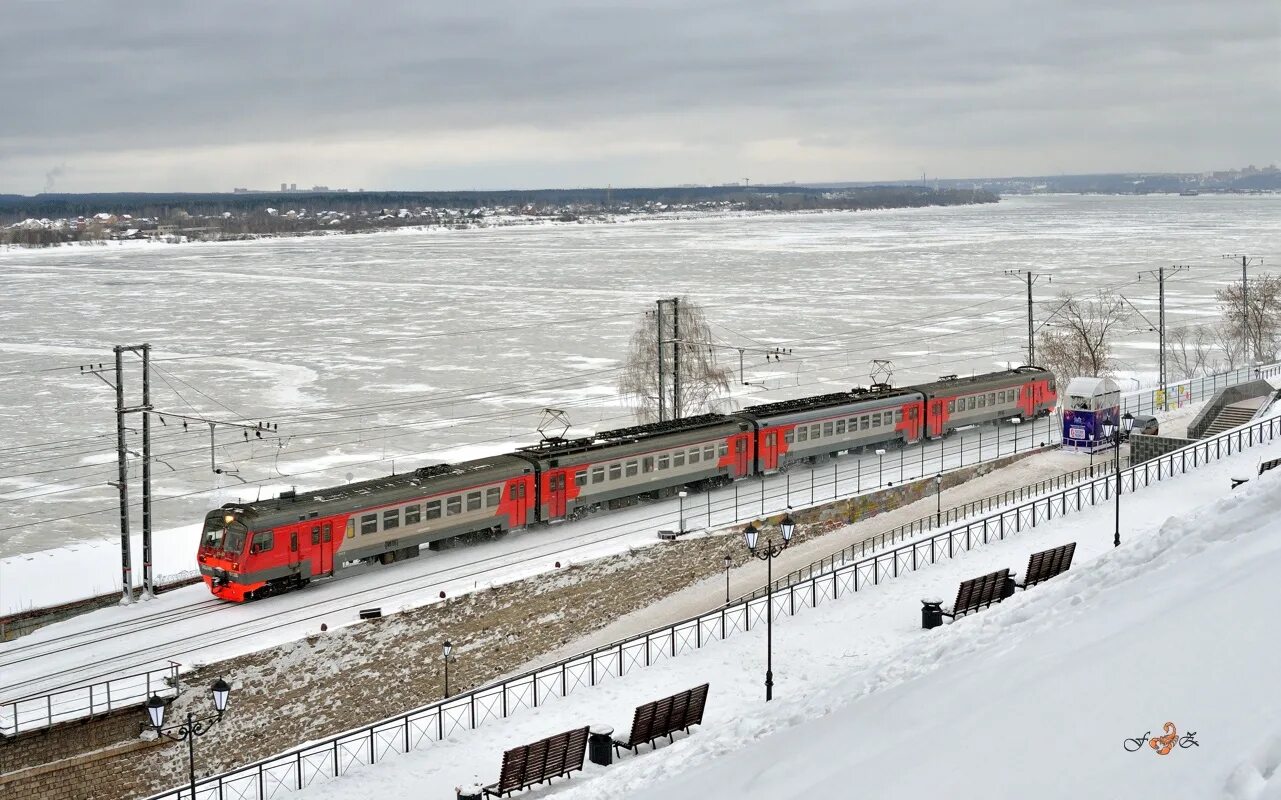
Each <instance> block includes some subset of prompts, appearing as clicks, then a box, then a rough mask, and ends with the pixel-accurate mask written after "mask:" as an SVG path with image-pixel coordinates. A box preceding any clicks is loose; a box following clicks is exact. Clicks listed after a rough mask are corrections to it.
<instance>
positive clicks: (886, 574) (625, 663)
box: [148, 417, 1281, 800]
mask: <svg viewBox="0 0 1281 800" xmlns="http://www.w3.org/2000/svg"><path fill="white" fill-rule="evenodd" d="M1279 431H1281V418H1275V417H1274V418H1271V419H1266V420H1260V421H1258V422H1253V423H1248V424H1247V425H1244V426H1241V427H1240V428H1237V429H1235V430H1232V431H1227V432H1225V433H1222V434H1220V435H1218V436H1216V437H1214V438H1213V439H1208V440H1203V441H1199V442H1194V443H1192V444H1190V445H1188V446H1187V447H1184V448H1182V449H1180V450H1175V451H1172V452H1170V453H1166V454H1165V455H1163V456H1160V457H1158V458H1155V459H1152V460H1150V461H1145V462H1143V463H1141V464H1137V465H1133V466H1130V467H1126V468H1125V469H1123V470H1122V472H1121V478H1122V481H1121V483H1122V485H1121V491H1122V492H1123V493H1124V492H1125V491H1127V490H1126V488H1125V481H1126V480H1127V479H1128V481H1129V489H1128V491H1129V492H1134V491H1136V490H1137V489H1138V488H1140V486H1148V485H1150V484H1151V483H1153V482H1159V481H1161V480H1164V479H1166V478H1171V477H1174V476H1176V475H1181V474H1184V473H1185V472H1187V471H1188V470H1189V469H1196V468H1198V467H1200V466H1202V465H1204V464H1208V463H1211V462H1212V461H1217V460H1218V459H1220V458H1224V457H1226V456H1229V455H1231V454H1232V453H1233V452H1234V449H1233V445H1234V443H1235V451H1236V452H1239V451H1241V450H1243V449H1245V448H1246V447H1253V446H1255V445H1256V444H1263V443H1264V442H1269V441H1272V440H1273V439H1275V438H1276V436H1277V434H1278V432H1279ZM1114 483H1115V480H1113V476H1112V475H1107V476H1102V477H1099V478H1094V479H1091V480H1089V481H1086V482H1084V483H1080V484H1078V485H1076V486H1072V487H1068V488H1065V489H1061V490H1060V491H1058V492H1055V493H1053V494H1049V495H1046V496H1043V497H1038V498H1035V499H1032V500H1030V501H1028V502H1025V503H1023V504H1021V505H1018V506H1014V507H1012V508H1007V509H1003V510H1001V511H999V512H998V513H996V514H992V515H989V516H986V517H982V518H980V519H976V520H973V521H972V522H969V523H968V524H966V525H964V526H962V527H958V528H953V529H951V530H947V531H942V532H940V533H936V534H934V535H933V536H930V537H927V538H924V539H917V540H915V541H912V542H907V543H904V544H902V545H900V546H898V547H895V548H893V549H890V550H886V551H884V552H881V553H877V554H874V555H872V556H870V557H869V558H864V559H860V560H858V561H854V562H851V563H849V564H845V565H842V566H840V567H838V568H836V569H834V570H832V571H830V572H827V573H824V574H818V575H814V576H812V577H810V578H808V579H807V580H804V581H801V582H800V583H796V584H793V585H791V586H789V587H787V589H786V590H785V591H779V592H773V593H771V594H770V595H768V596H766V597H757V598H753V599H745V600H741V601H738V602H735V603H730V604H727V605H725V606H723V607H721V608H719V609H716V610H714V611H710V612H708V613H705V614H701V615H699V616H697V617H692V618H689V619H685V620H682V621H680V622H676V623H673V624H671V625H666V626H663V627H660V628H655V629H654V630H651V631H648V632H646V633H643V634H640V635H638V636H634V637H630V638H628V639H624V640H620V641H617V642H614V643H611V644H608V645H605V646H603V647H599V648H596V649H594V650H590V651H588V652H586V653H582V654H579V655H576V656H572V657H570V658H567V659H564V660H561V661H557V662H555V663H552V664H548V665H545V666H542V667H538V668H536V669H533V670H530V671H528V672H525V673H522V674H520V675H517V676H515V677H511V678H507V679H505V680H502V681H498V682H495V683H492V684H488V685H486V686H482V687H480V688H477V689H474V690H471V691H468V692H463V693H461V694H458V695H455V696H453V697H451V698H449V699H447V700H443V701H440V702H437V703H432V704H430V705H426V706H423V707H420V708H417V709H414V710H412V711H409V712H407V713H404V714H401V715H399V716H396V717H391V718H389V719H385V720H382V721H380V722H376V723H373V724H371V725H365V726H362V727H359V728H355V729H352V730H349V731H346V732H344V733H341V734H338V735H337V736H332V737H329V738H328V739H324V740H322V741H318V742H313V743H310V744H307V745H303V746H301V747H297V748H295V749H292V750H289V751H286V752H284V753H281V754H279V755H275V756H271V757H269V758H266V759H263V760H261V761H256V762H254V763H252V764H248V765H246V766H243V767H238V768H236V769H233V770H230V771H227V772H224V773H222V774H220V775H214V776H211V777H208V778H204V779H202V780H200V781H198V782H197V787H196V794H195V797H194V798H193V797H192V795H191V794H190V793H189V791H188V789H187V788H186V787H183V788H180V789H172V790H169V791H167V792H161V793H159V794H155V795H152V796H151V797H150V798H148V800H274V798H277V797H282V796H284V795H287V794H290V793H292V792H295V791H300V790H302V789H305V788H307V787H308V786H312V785H315V784H318V783H322V782H325V781H328V780H330V779H332V778H336V777H338V776H341V775H344V774H346V773H347V772H348V771H350V770H352V769H354V768H358V767H361V766H365V765H370V764H374V763H377V762H379V761H381V760H384V759H386V758H388V757H390V756H393V755H396V754H402V753H406V752H408V751H410V750H414V749H417V748H419V747H422V746H424V745H427V744H430V743H431V742H436V741H440V740H442V739H444V738H446V737H448V736H450V735H451V734H452V733H454V732H455V731H458V730H469V729H474V728H477V727H479V726H481V725H484V724H486V723H487V722H490V721H493V720H499V719H504V718H506V717H508V716H511V715H512V714H515V713H517V712H519V711H521V710H525V709H535V708H537V707H538V706H539V705H540V704H546V703H547V702H548V701H549V700H551V699H552V698H556V697H563V696H565V695H567V694H569V693H570V692H572V691H574V690H575V689H577V688H580V687H583V686H595V685H596V684H598V683H599V682H601V681H602V680H609V679H615V678H619V677H622V676H624V675H627V674H629V672H633V671H635V670H638V669H642V668H644V667H648V666H650V665H652V664H655V663H658V662H660V661H665V660H667V659H669V658H675V657H677V656H679V655H681V654H683V653H688V652H692V651H694V650H697V649H700V648H702V646H703V644H704V642H712V641H717V640H722V639H725V638H728V637H729V636H732V635H734V634H735V633H740V632H747V631H750V630H753V629H754V628H755V627H757V626H759V625H761V624H764V622H765V614H766V613H769V614H771V615H773V617H774V618H775V619H778V618H780V617H783V616H791V615H795V614H796V613H797V612H798V611H800V610H802V609H804V608H809V607H814V606H816V605H818V604H819V603H821V602H822V601H823V600H825V599H832V600H834V599H837V598H839V597H841V596H843V595H846V594H850V593H853V592H858V591H860V590H863V589H866V588H868V587H870V586H876V585H879V584H880V583H882V582H884V581H887V580H892V579H894V578H896V577H898V576H899V575H901V574H906V573H908V572H913V571H916V570H918V569H922V568H924V567H926V566H929V565H931V564H934V563H937V562H938V561H940V560H941V559H943V558H954V557H956V555H957V553H965V552H968V551H969V550H972V549H975V548H977V547H980V546H982V545H985V544H987V543H989V542H991V541H993V540H997V541H999V540H1003V539H1005V538H1007V537H1010V536H1017V535H1019V534H1021V533H1024V532H1026V531H1029V530H1032V529H1034V528H1035V527H1037V526H1038V525H1041V524H1044V523H1047V522H1050V521H1051V520H1054V519H1057V518H1058V517H1061V516H1065V515H1067V514H1070V513H1072V512H1073V511H1079V510H1081V509H1083V508H1087V507H1089V506H1091V505H1094V504H1098V503H1106V502H1108V501H1109V500H1110V499H1111V497H1112V492H1113V488H1112V487H1113V484H1114Z"/></svg>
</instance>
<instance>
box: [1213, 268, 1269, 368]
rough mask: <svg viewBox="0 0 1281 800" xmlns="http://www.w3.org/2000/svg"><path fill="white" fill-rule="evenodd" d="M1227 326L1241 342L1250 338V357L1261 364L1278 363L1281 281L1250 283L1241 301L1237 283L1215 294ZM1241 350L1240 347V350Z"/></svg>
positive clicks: (1266, 280)
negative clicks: (1244, 336)
mask: <svg viewBox="0 0 1281 800" xmlns="http://www.w3.org/2000/svg"><path fill="white" fill-rule="evenodd" d="M1214 294H1215V297H1217V298H1218V300H1219V310H1220V311H1222V312H1223V321H1224V324H1225V326H1226V330H1225V331H1224V333H1225V334H1226V333H1231V332H1235V334H1234V335H1235V336H1236V337H1237V339H1238V340H1240V339H1241V338H1242V335H1243V334H1244V335H1246V336H1247V337H1248V339H1247V340H1248V341H1249V343H1250V351H1249V352H1250V355H1251V356H1252V357H1253V358H1254V359H1255V360H1256V361H1261V362H1267V361H1273V360H1275V359H1276V355H1277V350H1278V349H1281V277H1279V276H1276V275H1262V276H1260V277H1258V278H1254V279H1253V280H1251V281H1250V283H1249V286H1248V287H1247V290H1246V293H1245V295H1246V296H1245V302H1244V303H1242V299H1241V283H1240V282H1239V281H1234V282H1232V283H1229V284H1228V285H1227V286H1224V287H1223V288H1222V289H1219V290H1218V291H1217V292H1215V293H1214ZM1239 349H1240V347H1239V346H1238V350H1239Z"/></svg>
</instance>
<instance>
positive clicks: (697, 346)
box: [618, 297, 730, 424]
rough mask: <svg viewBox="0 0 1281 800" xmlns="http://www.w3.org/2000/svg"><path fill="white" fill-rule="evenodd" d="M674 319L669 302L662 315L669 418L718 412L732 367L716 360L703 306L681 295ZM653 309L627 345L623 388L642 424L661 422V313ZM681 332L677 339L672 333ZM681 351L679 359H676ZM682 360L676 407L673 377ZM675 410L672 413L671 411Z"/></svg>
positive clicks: (667, 412)
mask: <svg viewBox="0 0 1281 800" xmlns="http://www.w3.org/2000/svg"><path fill="white" fill-rule="evenodd" d="M678 308H679V312H678V314H676V315H675V319H672V317H673V315H672V314H671V313H670V311H671V306H670V305H668V306H666V307H665V309H664V314H663V337H662V338H663V345H662V361H663V397H664V405H665V406H666V416H667V418H668V419H672V418H681V417H690V416H694V415H697V414H705V413H709V412H711V411H713V410H714V407H715V404H716V401H717V400H718V399H719V398H721V397H722V396H724V395H725V394H727V393H728V392H729V379H730V373H729V370H728V369H726V368H724V367H722V366H720V365H719V364H718V363H717V360H716V348H714V347H712V346H711V345H712V333H711V330H710V329H709V328H708V326H707V316H706V314H705V313H704V311H703V308H702V306H700V305H698V304H697V303H694V302H693V301H691V300H690V299H689V298H688V297H682V298H680V302H679V303H678ZM655 311H656V310H655V309H650V310H649V311H647V312H645V314H644V315H643V316H642V317H641V318H640V320H639V321H638V322H637V325H636V330H635V331H633V332H632V338H631V341H630V343H629V344H628V347H627V357H626V360H625V361H624V363H623V372H622V375H621V376H620V377H619V381H618V389H619V392H620V393H621V394H622V395H623V396H624V397H625V398H626V399H627V401H628V403H629V404H630V405H631V406H632V408H633V410H634V411H635V413H636V420H637V422H639V423H641V424H645V423H649V422H656V421H658V416H659V414H658V411H659V402H658V389H659V376H658V365H659V344H658V339H659V335H658V315H657V314H656V313H655ZM676 330H679V331H680V340H679V342H674V341H673V340H674V339H675V338H676V337H675V335H674V332H675V331H676ZM678 354H679V358H677V356H678ZM677 363H679V376H680V403H679V407H675V406H674V403H675V400H674V398H675V392H674V387H673V383H674V381H673V376H674V375H676V374H677V373H676V372H675V371H674V367H675V365H676V364H677ZM673 412H674V413H673Z"/></svg>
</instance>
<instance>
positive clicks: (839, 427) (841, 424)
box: [836, 419, 845, 436]
mask: <svg viewBox="0 0 1281 800" xmlns="http://www.w3.org/2000/svg"><path fill="white" fill-rule="evenodd" d="M842 433H845V420H843V419H838V420H837V421H836V435H837V436H840V435H841V434H842Z"/></svg>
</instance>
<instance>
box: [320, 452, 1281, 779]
mask: <svg viewBox="0 0 1281 800" xmlns="http://www.w3.org/2000/svg"><path fill="white" fill-rule="evenodd" d="M1265 454H1266V456H1267V457H1276V456H1278V455H1281V445H1271V446H1269V447H1267V448H1263V449H1261V450H1253V451H1250V452H1248V453H1246V454H1243V455H1241V456H1237V457H1234V458H1231V459H1228V460H1226V461H1225V462H1223V463H1221V464H1216V465H1213V466H1211V467H1207V468H1204V469H1202V470H1200V471H1197V472H1195V473H1192V474H1189V475H1186V476H1182V477H1180V478H1177V479H1174V480H1170V481H1166V482H1163V483H1161V484H1159V485H1157V486H1153V487H1151V488H1150V489H1146V490H1144V491H1143V492H1141V493H1139V494H1136V495H1133V496H1127V497H1126V498H1124V499H1123V511H1124V516H1123V522H1122V531H1123V537H1124V543H1123V545H1122V547H1121V548H1119V549H1113V548H1112V547H1111V528H1112V513H1113V512H1112V508H1111V507H1110V505H1104V506H1101V507H1097V508H1094V509H1091V510H1090V511H1088V512H1083V513H1081V514H1078V515H1073V516H1070V517H1066V518H1064V519H1062V520H1061V521H1059V522H1058V523H1057V524H1054V525H1049V526H1045V527H1038V528H1037V529H1036V530H1035V531H1034V532H1031V533H1029V534H1027V535H1024V536H1019V537H1016V538H1014V539H1010V540H1007V541H1005V542H1002V543H999V544H995V545H993V546H991V547H985V548H983V549H981V550H977V551H974V552H972V553H968V554H966V555H965V556H964V557H962V558H958V559H957V560H955V561H951V562H944V563H941V564H939V565H937V566H935V567H931V568H930V569H928V570H925V571H922V572H919V573H913V574H909V575H906V576H904V577H901V578H899V579H897V580H894V581H892V582H889V583H886V584H883V585H882V586H880V587H877V588H876V589H875V590H872V591H869V592H868V593H866V594H863V593H860V594H859V595H858V596H856V597H853V598H848V599H843V600H840V601H837V602H833V603H828V604H825V605H822V606H820V607H819V608H818V609H817V610H813V611H807V612H805V613H803V614H801V615H800V616H798V617H796V618H784V619H782V620H781V621H780V623H779V625H778V626H776V630H775V642H774V646H775V652H774V668H775V680H776V687H775V701H774V702H773V703H771V704H769V705H766V704H765V703H764V702H763V696H762V695H763V689H762V686H761V681H762V677H763V671H764V663H763V662H764V652H763V651H764V636H763V632H760V631H756V632H754V633H752V634H749V635H739V636H736V637H733V638H731V639H729V640H727V641H725V642H717V643H715V644H713V645H711V646H708V647H706V648H705V649H703V650H700V651H698V652H697V653H694V654H692V655H688V656H682V657H681V658H679V659H676V660H673V661H670V662H667V663H664V664H661V665H659V666H655V667H652V668H650V669H645V670H641V671H639V672H637V673H635V674H632V675H629V676H628V677H627V678H626V680H620V681H617V682H614V683H606V684H604V685H602V686H599V687H597V688H595V689H587V688H583V689H580V690H578V691H576V692H575V693H573V694H571V695H570V696H568V697H566V698H563V699H559V698H558V699H555V700H554V701H552V702H550V703H549V704H548V705H546V706H544V707H541V708H540V709H538V710H537V711H536V712H531V713H526V714H523V715H520V716H517V717H514V718H512V719H510V720H508V721H506V722H504V723H501V724H496V725H493V726H488V727H484V728H481V729H480V730H477V731H469V732H460V733H457V734H456V735H454V736H452V737H451V738H450V739H448V740H447V741H445V742H442V743H440V744H438V745H432V746H431V747H429V748H427V749H425V750H423V751H420V752H417V753H414V754H412V755H410V756H408V757H403V758H395V759H392V760H390V761H388V762H386V763H383V764H380V765H378V766H375V767H371V768H370V767H367V768H362V769H359V770H357V771H355V772H353V773H351V774H349V775H347V776H345V777H343V778H341V779H338V780H336V781H334V782H332V783H329V784H325V785H322V786H317V787H314V788H312V789H310V790H308V791H307V792H305V793H304V796H306V797H309V798H346V797H353V796H379V797H380V798H383V800H396V798H411V797H413V798H420V797H448V796H452V791H453V787H454V786H456V785H460V784H464V783H469V782H471V781H472V780H477V779H479V780H483V781H486V782H490V781H493V780H494V779H495V778H496V776H497V773H498V767H499V763H500V760H501V755H502V751H503V750H505V749H507V748H509V747H512V746H514V745H518V744H523V743H527V742H529V741H533V740H534V739H537V738H541V737H542V736H546V735H548V734H551V733H555V732H559V731H562V730H566V729H568V728H570V727H574V726H576V725H582V724H585V723H597V722H600V723H606V724H610V725H612V726H613V727H614V728H615V729H616V730H623V729H625V728H626V726H627V725H628V724H629V722H630V719H631V711H632V709H633V708H634V707H635V706H636V705H637V704H638V703H641V702H645V701H647V700H651V699H654V698H656V697H660V696H662V695H664V694H668V693H671V692H673V691H676V690H680V689H684V688H688V687H690V686H694V685H697V684H698V683H701V682H703V681H710V683H711V693H710V696H709V700H708V710H707V715H706V724H705V725H704V726H703V727H702V728H699V729H696V730H695V732H694V733H693V734H692V735H690V736H688V737H680V738H678V739H677V741H676V742H675V744H672V745H667V744H664V745H662V746H660V747H659V748H658V750H657V751H656V752H651V751H650V750H648V749H644V750H643V751H642V753H641V754H640V755H639V756H630V755H628V756H625V757H624V758H623V759H622V760H621V762H619V763H616V764H615V765H614V766H611V767H608V768H602V767H597V766H594V765H590V764H589V765H588V768H587V770H586V771H585V772H584V774H582V775H578V776H575V777H574V779H573V780H571V781H569V782H563V781H561V782H558V783H557V784H555V785H554V786H552V787H544V788H541V789H539V790H535V791H531V792H529V793H528V794H527V795H525V796H528V797H542V796H546V795H551V794H554V795H556V796H557V797H564V798H599V797H611V798H612V797H638V798H660V797H661V798H665V799H666V798H698V799H699V800H707V798H747V799H749V800H750V799H751V798H779V797H801V796H807V797H809V796H813V797H820V796H821V797H849V796H855V795H857V796H866V797H877V798H921V797H958V798H968V797H979V796H983V797H998V798H999V797H1009V798H1024V797H1029V796H1031V797H1063V798H1068V797H1072V798H1079V797H1127V798H1131V797H1133V798H1138V797H1144V798H1146V797H1163V796H1164V797H1196V798H1212V797H1227V798H1232V800H1255V799H1256V798H1267V797H1281V771H1279V770H1278V763H1279V762H1281V721H1278V720H1277V718H1276V714H1275V703H1270V702H1266V701H1264V699H1265V698H1266V697H1267V696H1269V691H1270V690H1269V689H1268V687H1269V686H1271V685H1272V681H1273V677H1274V672H1275V664H1276V662H1277V660H1278V657H1281V643H1279V642H1278V641H1277V637H1276V636H1275V635H1274V634H1273V633H1269V632H1275V631H1276V630H1277V623H1276V616H1275V615H1276V606H1277V602H1278V600H1281V589H1279V588H1278V587H1281V582H1279V581H1278V574H1279V573H1281V522H1278V520H1279V519H1281V475H1277V474H1275V473H1271V474H1268V475H1265V476H1263V477H1261V478H1257V479H1255V480H1252V481H1251V482H1250V483H1249V484H1247V485H1246V486H1244V487H1242V488H1241V489H1238V490H1236V491H1235V492H1233V491H1231V490H1229V489H1228V488H1227V487H1228V480H1227V478H1228V477H1230V476H1231V475H1233V474H1235V473H1238V472H1243V471H1247V469H1248V466H1247V465H1253V464H1254V463H1256V462H1257V459H1258V458H1259V456H1260V455H1265ZM1074 540H1075V541H1077V542H1078V550H1077V562H1076V564H1075V565H1074V567H1073V570H1072V571H1071V572H1070V573H1068V574H1067V575H1064V576H1061V577H1059V578H1056V579H1054V580H1053V581H1051V582H1049V583H1047V584H1044V585H1042V586H1039V587H1036V588H1033V589H1032V590H1030V591H1028V592H1020V593H1019V594H1017V595H1016V596H1015V597H1013V598H1011V599H1010V600H1007V601H1006V602H1005V603H1003V604H1001V605H1000V606H997V607H994V608H992V609H989V610H987V611H983V612H980V613H978V614H977V615H974V616H972V617H968V618H963V619H961V620H959V621H957V622H956V623H954V624H952V625H949V626H945V627H944V628H942V629H940V630H935V631H930V632H926V631H922V630H920V615H919V608H920V606H919V603H918V599H919V598H920V597H922V596H926V595H931V594H939V595H944V596H949V597H950V596H951V595H952V594H954V593H955V591H956V585H957V583H958V582H959V581H960V580H963V579H964V578H967V577H972V576H974V575H978V574H982V573H983V572H985V571H988V570H990V569H994V568H998V567H1001V566H1008V567H1011V568H1014V569H1022V567H1023V565H1024V564H1025V563H1026V560H1027V556H1028V554H1029V553H1031V552H1034V551H1036V550H1040V549H1044V548H1046V547H1050V546H1054V545H1058V544H1061V543H1063V542H1066V541H1074ZM1261 701H1264V702H1261ZM1167 721H1169V722H1173V723H1174V724H1175V725H1176V726H1177V728H1178V730H1179V733H1180V734H1189V733H1192V732H1195V740H1196V741H1197V742H1198V744H1197V745H1196V746H1188V747H1186V748H1180V747H1175V748H1174V750H1173V751H1172V752H1170V753H1169V754H1168V755H1164V756H1162V755H1158V754H1157V753H1156V752H1155V751H1154V750H1152V749H1151V748H1150V747H1146V746H1143V747H1140V748H1139V749H1138V750H1137V751H1134V752H1131V751H1129V750H1127V749H1126V747H1125V743H1126V740H1127V739H1135V738H1138V737H1141V736H1143V735H1144V734H1145V732H1151V734H1153V735H1156V734H1159V733H1161V731H1162V727H1163V725H1164V723H1166V722H1167Z"/></svg>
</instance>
